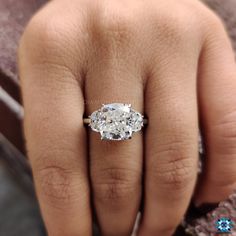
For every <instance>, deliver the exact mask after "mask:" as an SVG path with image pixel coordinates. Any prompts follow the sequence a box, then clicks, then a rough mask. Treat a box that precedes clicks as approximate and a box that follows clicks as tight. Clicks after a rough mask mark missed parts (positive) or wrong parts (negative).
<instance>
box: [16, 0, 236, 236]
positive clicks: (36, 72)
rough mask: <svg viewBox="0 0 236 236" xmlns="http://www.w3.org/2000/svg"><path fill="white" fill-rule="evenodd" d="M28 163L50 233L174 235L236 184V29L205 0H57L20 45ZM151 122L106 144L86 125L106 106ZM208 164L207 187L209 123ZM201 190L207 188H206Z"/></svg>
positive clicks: (69, 235)
mask: <svg viewBox="0 0 236 236" xmlns="http://www.w3.org/2000/svg"><path fill="white" fill-rule="evenodd" d="M19 68H20V77H21V85H22V91H23V101H24V107H25V121H24V122H25V125H24V127H25V136H26V142H27V148H28V156H29V159H30V162H31V165H32V169H33V175H34V180H35V185H36V190H37V195H38V199H39V202H40V207H41V210H42V214H43V218H44V221H45V224H46V227H47V231H48V235H49V236H79V235H81V236H90V235H92V232H91V228H92V227H91V225H92V208H93V207H94V209H95V213H96V217H97V220H98V224H99V226H100V230H101V234H102V235H104V236H125V235H130V234H131V232H132V227H133V225H134V222H135V218H136V215H137V212H138V210H139V207H140V202H141V199H143V202H144V206H143V215H142V219H141V226H140V229H139V231H138V236H156V235H160V236H170V235H172V233H173V232H174V230H175V228H176V226H177V225H178V224H179V223H180V221H181V219H182V218H183V216H184V213H185V212H186V209H187V207H188V205H189V202H190V200H191V198H193V199H194V202H195V204H196V205H201V204H202V203H215V202H219V201H220V200H223V199H225V198H226V197H227V196H228V195H229V194H230V193H231V192H232V191H233V189H235V188H236V97H235V94H236V65H235V60H234V55H233V50H232V47H231V44H230V41H229V39H228V37H227V35H226V32H225V29H224V27H223V25H222V23H221V21H220V20H219V19H218V17H217V16H215V15H214V14H213V13H212V12H211V11H210V10H209V9H208V8H207V7H205V6H204V5H203V4H202V3H200V2H199V1H197V0H192V1H189V0H179V1H176V0H158V1H156V0H155V1H154V0H150V1H144V0H140V1H138V0H129V1H125V0H121V1H118V0H113V1H110V0H109V1H108V0H100V1H94V0H93V1H92V0H71V1H69V2H68V1H66V0H54V1H51V2H49V3H48V4H46V6H44V7H43V8H42V9H41V10H40V11H39V12H38V13H37V14H36V15H35V16H34V17H33V18H32V20H31V21H30V23H29V24H28V26H27V28H26V30H25V32H24V34H23V36H22V39H21V42H20V47H19ZM112 102H123V103H131V104H132V106H133V108H134V109H136V110H137V111H139V112H142V113H144V114H145V115H146V116H147V117H148V119H149V124H148V126H147V127H146V129H145V130H144V132H138V133H136V134H135V135H134V136H133V138H132V139H131V140H128V141H121V142H106V141H101V140H100V136H99V134H98V133H95V132H91V131H89V130H88V129H86V127H85V126H84V125H83V116H84V115H85V116H88V115H89V114H91V113H92V112H93V111H95V110H97V109H98V108H100V107H101V104H103V103H105V104H106V103H112ZM199 124H200V127H201V130H202V133H203V136H204V141H205V146H206V157H205V164H204V170H203V174H202V175H201V176H200V178H199V185H196V182H197V163H198V127H199ZM196 186H199V187H196Z"/></svg>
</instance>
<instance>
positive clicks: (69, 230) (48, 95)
mask: <svg viewBox="0 0 236 236" xmlns="http://www.w3.org/2000/svg"><path fill="white" fill-rule="evenodd" d="M41 19H44V18H43V17H42V18H41ZM54 19H55V18H54ZM43 22H44V21H43ZM44 23H46V22H44ZM44 23H42V20H38V19H37V20H36V19H35V20H34V21H33V22H32V23H31V25H30V26H29V27H30V28H28V31H27V33H26V34H25V37H23V39H22V44H21V48H20V55H19V56H20V71H21V80H22V88H23V100H24V108H25V133H26V140H27V148H28V155H29V158H30V161H31V164H32V169H33V175H34V180H35V184H36V190H37V195H38V198H39V202H40V207H41V209H42V214H43V218H44V221H45V224H46V228H47V231H48V235H50V236H54V235H56V236H65V235H82V236H85V235H86V236H89V235H91V213H90V204H89V186H88V175H87V161H86V158H87V157H86V155H87V154H86V148H87V147H86V133H85V130H84V127H83V120H82V117H83V112H84V100H83V95H82V91H81V87H80V86H79V83H78V81H77V79H80V76H79V74H78V75H76V74H73V72H72V71H74V69H75V68H73V69H69V68H72V67H73V66H72V65H74V63H73V60H71V59H72V58H71V57H70V56H68V55H73V54H71V50H70V49H69V48H68V47H67V46H65V44H64V41H63V40H64V39H63V38H62V40H61V37H62V35H64V34H63V32H64V33H66V32H65V31H64V28H63V32H61V31H60V26H57V25H54V22H53V23H52V22H51V21H48V20H47V24H48V25H49V27H48V28H47V27H46V28H45V24H44ZM63 23H64V21H63ZM41 24H43V25H41ZM52 26H53V27H54V26H55V27H59V28H57V29H55V28H54V30H55V31H51V29H52V28H50V27H52ZM31 27H33V30H36V31H33V32H34V33H33V34H32V33H31V32H32V28H31ZM45 30H46V33H45ZM35 32H37V33H35ZM45 37H46V38H45ZM71 40H72V41H73V39H72V38H71ZM77 40H78V39H77ZM72 41H71V42H70V43H69V44H68V45H72V44H73V43H72ZM76 43H78V41H76ZM32 49H33V50H32ZM52 52H53V53H52ZM62 55H63V56H62ZM60 58H65V59H66V60H65V61H66V64H64V62H65V61H61V60H60ZM70 62H71V63H70ZM75 64H76V66H78V67H79V65H81V64H80V63H79V62H78V63H75ZM76 69H78V68H76Z"/></svg>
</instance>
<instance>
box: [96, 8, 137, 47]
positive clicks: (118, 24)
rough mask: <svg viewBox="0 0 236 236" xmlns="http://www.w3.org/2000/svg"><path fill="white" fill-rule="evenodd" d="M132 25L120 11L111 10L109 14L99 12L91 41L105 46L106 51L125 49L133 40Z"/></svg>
mask: <svg viewBox="0 0 236 236" xmlns="http://www.w3.org/2000/svg"><path fill="white" fill-rule="evenodd" d="M133 25H134V24H133V22H132V20H131V18H130V17H129V16H127V15H125V14H123V11H122V9H120V11H117V10H114V9H112V10H111V12H110V13H109V14H105V13H104V12H99V13H98V16H97V18H96V20H95V23H94V26H93V29H92V32H93V40H94V41H95V42H98V43H99V44H102V45H103V44H104V45H106V48H107V49H113V50H114V49H116V48H117V47H118V48H122V47H125V46H126V45H127V43H129V42H130V41H131V39H132V38H133V31H134V30H133V28H134V27H133Z"/></svg>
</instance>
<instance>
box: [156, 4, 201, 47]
mask: <svg viewBox="0 0 236 236" xmlns="http://www.w3.org/2000/svg"><path fill="white" fill-rule="evenodd" d="M175 8H176V14H173V13H170V12H169V11H168V10H167V11H164V13H162V15H161V16H158V17H157V25H158V30H159V32H161V34H160V33H159V32H157V33H158V39H162V40H163V41H164V43H166V42H167V43H168V46H170V45H174V46H175V47H176V45H178V46H181V45H183V46H186V42H192V41H193V40H194V41H193V42H196V40H198V39H199V37H200V23H199V20H198V18H197V14H196V10H194V9H193V8H192V7H189V6H188V7H187V9H186V6H185V5H182V4H181V5H180V6H179V5H178V6H176V7H175ZM186 22H188V23H187V24H186Z"/></svg>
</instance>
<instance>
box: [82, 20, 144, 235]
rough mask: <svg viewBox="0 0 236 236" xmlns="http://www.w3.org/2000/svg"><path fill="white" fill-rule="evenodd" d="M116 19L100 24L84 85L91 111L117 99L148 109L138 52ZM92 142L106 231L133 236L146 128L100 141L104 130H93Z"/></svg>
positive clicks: (94, 175)
mask: <svg viewBox="0 0 236 236" xmlns="http://www.w3.org/2000/svg"><path fill="white" fill-rule="evenodd" d="M112 21H113V23H111V24H109V23H107V25H101V24H98V25H96V29H97V35H96V40H95V39H94V41H95V42H96V44H95V51H96V55H93V56H94V60H93V61H92V62H91V65H90V66H89V70H88V73H87V77H86V86H85V94H86V95H85V97H86V104H87V114H91V113H92V112H94V111H95V110H98V109H99V108H100V107H101V104H103V103H104V104H108V103H114V102H118V103H119V102H120V103H127V104H129V103H131V104H132V107H133V108H134V109H135V110H137V111H139V112H142V110H143V87H142V82H141V75H140V73H139V70H140V69H138V66H139V65H135V64H134V61H135V56H136V55H134V54H135V53H134V52H135V51H134V50H133V48H132V49H129V46H127V45H128V44H129V45H130V42H126V40H124V38H123V41H121V40H120V32H122V37H125V35H126V32H127V29H126V28H125V29H124V28H122V26H121V25H120V24H119V22H118V23H117V22H116V21H115V23H114V19H112ZM108 22H109V21H108ZM120 27H121V28H120ZM108 29H109V31H107V30H108ZM117 29H118V33H117V32H116V30H117ZM95 61H96V64H95ZM92 63H93V64H92ZM136 63H139V62H137V60H136ZM127 65H128V66H127ZM100 78H102V80H101V79H100ZM89 146H90V154H89V155H90V171H91V179H92V186H93V201H94V205H95V209H96V214H97V218H98V222H99V225H100V229H101V232H102V235H109V236H111V235H119V236H122V235H131V231H132V228H133V225H134V222H135V218H136V216H137V213H138V208H139V204H140V196H141V171H142V154H143V150H142V135H141V132H138V133H135V134H133V138H132V139H131V140H126V141H104V140H102V141H101V137H100V134H99V133H94V132H90V134H89Z"/></svg>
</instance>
